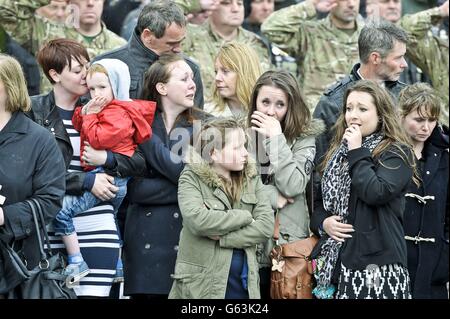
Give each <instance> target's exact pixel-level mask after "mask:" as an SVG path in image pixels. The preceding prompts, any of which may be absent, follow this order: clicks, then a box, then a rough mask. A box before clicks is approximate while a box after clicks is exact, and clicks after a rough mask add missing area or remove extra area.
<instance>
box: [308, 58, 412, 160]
mask: <svg viewBox="0 0 450 319" xmlns="http://www.w3.org/2000/svg"><path fill="white" fill-rule="evenodd" d="M360 65H361V64H360V63H357V64H355V65H354V66H353V69H352V71H351V72H350V74H349V75H347V76H346V77H345V78H343V79H342V80H341V81H339V82H338V83H336V84H335V85H333V86H331V87H330V88H329V89H328V90H326V91H325V93H324V94H323V95H322V97H321V98H320V100H319V103H318V104H317V106H316V108H315V110H314V113H313V117H314V118H317V119H321V120H323V122H324V123H325V128H326V131H325V132H323V133H322V134H321V135H319V136H318V137H317V138H316V157H315V160H314V161H315V164H316V165H317V164H319V163H320V162H321V161H322V157H323V156H324V155H325V154H326V152H327V151H328V148H329V146H330V141H331V139H332V137H333V132H332V130H331V127H332V126H333V125H334V124H335V123H336V120H337V118H338V117H339V114H340V113H341V112H342V110H343V108H344V106H343V102H344V101H343V99H344V93H345V92H346V91H347V89H348V88H349V87H350V86H351V85H353V84H354V83H355V82H356V81H359V80H361V77H360V76H359V75H358V70H359V67H360ZM385 86H386V89H387V90H388V91H389V92H390V93H391V95H392V97H394V99H395V100H397V98H398V95H399V93H400V91H401V90H402V89H403V88H404V87H405V86H406V85H405V84H404V83H402V82H399V81H386V82H385Z"/></svg>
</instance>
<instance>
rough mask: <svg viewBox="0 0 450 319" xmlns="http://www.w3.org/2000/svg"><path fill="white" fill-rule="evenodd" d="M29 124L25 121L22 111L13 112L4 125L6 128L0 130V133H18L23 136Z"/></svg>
mask: <svg viewBox="0 0 450 319" xmlns="http://www.w3.org/2000/svg"><path fill="white" fill-rule="evenodd" d="M29 126H30V123H29V122H28V121H26V117H25V115H24V114H23V112H22V111H17V112H14V113H13V114H12V116H11V119H10V120H9V121H8V123H6V126H5V127H4V128H3V130H1V132H2V133H19V134H25V133H27V132H28V128H29Z"/></svg>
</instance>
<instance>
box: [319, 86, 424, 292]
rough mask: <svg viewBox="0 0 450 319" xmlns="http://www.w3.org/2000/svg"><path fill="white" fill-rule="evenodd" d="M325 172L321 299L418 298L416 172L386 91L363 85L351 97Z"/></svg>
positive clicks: (349, 93)
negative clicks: (411, 234) (411, 265)
mask: <svg viewBox="0 0 450 319" xmlns="http://www.w3.org/2000/svg"><path fill="white" fill-rule="evenodd" d="M322 165H323V168H324V170H323V173H322V180H321V189H319V190H320V191H319V192H318V194H317V193H316V201H315V204H316V205H315V207H316V208H315V210H314V212H313V215H312V217H311V229H312V230H313V231H314V232H315V233H316V234H318V235H320V236H321V239H320V241H319V243H318V245H317V246H316V247H315V249H314V251H313V253H312V257H313V258H314V264H315V277H316V280H317V287H316V288H315V289H314V291H313V293H314V294H315V295H316V297H318V298H321V299H322V298H323V299H327V298H333V297H334V291H335V290H336V284H337V294H336V298H338V299H369V298H370V299H405V298H410V297H411V295H410V287H409V285H410V284H409V275H408V270H407V268H406V267H407V260H406V243H405V239H404V232H403V225H402V219H403V210H404V205H405V197H404V195H405V192H406V190H407V187H408V184H409V182H410V181H411V179H412V177H413V171H414V170H415V165H414V161H413V154H412V147H411V145H410V142H409V139H408V137H407V136H406V134H405V133H404V131H403V130H402V127H401V124H400V123H399V121H398V116H397V114H396V113H395V107H394V105H393V103H392V100H391V97H390V96H389V93H387V91H386V90H385V89H383V88H381V87H380V86H379V85H378V84H376V83H375V82H372V81H366V80H363V81H358V82H357V83H356V84H354V85H353V86H352V87H350V88H349V89H348V90H347V92H346V93H345V95H344V107H343V112H342V113H341V115H340V117H339V119H338V120H337V123H336V125H335V135H334V139H333V142H332V144H331V147H330V149H329V151H328V153H327V155H326V157H325V160H324V162H323V164H322ZM415 180H416V181H417V179H416V178H415Z"/></svg>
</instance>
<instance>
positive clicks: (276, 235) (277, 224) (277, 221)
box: [273, 209, 280, 245]
mask: <svg viewBox="0 0 450 319" xmlns="http://www.w3.org/2000/svg"><path fill="white" fill-rule="evenodd" d="M278 213H279V210H278V209H277V211H276V212H275V226H274V228H273V240H275V244H276V245H278V239H279V238H280V218H279V216H278Z"/></svg>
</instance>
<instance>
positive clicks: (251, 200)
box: [169, 118, 274, 299]
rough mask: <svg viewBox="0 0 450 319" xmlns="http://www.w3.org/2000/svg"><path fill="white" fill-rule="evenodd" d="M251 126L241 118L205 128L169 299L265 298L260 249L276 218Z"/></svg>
mask: <svg viewBox="0 0 450 319" xmlns="http://www.w3.org/2000/svg"><path fill="white" fill-rule="evenodd" d="M246 143H247V139H246V135H245V131H244V126H243V124H241V123H240V122H239V121H238V120H237V119H235V118H218V119H213V120H211V121H210V122H208V123H206V124H204V125H203V127H202V129H201V131H200V134H199V136H198V137H197V138H196V139H195V140H194V147H195V150H194V149H191V150H190V151H189V152H188V154H187V156H186V157H185V159H186V162H187V165H186V167H185V169H184V171H183V172H182V174H181V177H180V179H179V184H178V204H179V207H180V211H181V214H182V216H183V229H182V231H181V235H180V244H179V250H178V255H177V261H176V264H175V274H174V276H173V278H174V283H173V286H172V289H171V291H170V295H169V298H183V299H199V298H210V299H212V298H214V299H215V298H217V299H224V298H225V299H246V298H251V299H253V298H260V292H259V275H258V262H257V260H256V246H257V244H259V243H262V242H265V241H267V239H268V238H269V237H270V236H271V235H272V232H273V227H274V218H273V212H272V208H271V206H270V202H269V200H268V196H267V192H266V189H265V187H264V185H263V184H262V182H261V178H260V177H259V175H258V173H257V170H256V166H255V164H254V163H251V161H249V158H248V152H247V149H246Z"/></svg>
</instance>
